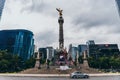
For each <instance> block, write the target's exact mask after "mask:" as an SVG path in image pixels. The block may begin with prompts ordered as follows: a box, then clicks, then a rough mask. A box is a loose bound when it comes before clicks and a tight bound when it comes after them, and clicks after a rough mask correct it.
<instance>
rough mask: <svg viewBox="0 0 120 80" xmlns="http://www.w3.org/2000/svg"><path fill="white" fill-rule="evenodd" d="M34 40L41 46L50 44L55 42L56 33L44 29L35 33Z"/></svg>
mask: <svg viewBox="0 0 120 80" xmlns="http://www.w3.org/2000/svg"><path fill="white" fill-rule="evenodd" d="M35 41H36V42H37V45H39V46H41V47H43V46H44V47H46V46H52V44H53V43H55V42H57V35H56V34H55V33H54V32H53V31H46V32H41V33H38V34H36V36H35Z"/></svg>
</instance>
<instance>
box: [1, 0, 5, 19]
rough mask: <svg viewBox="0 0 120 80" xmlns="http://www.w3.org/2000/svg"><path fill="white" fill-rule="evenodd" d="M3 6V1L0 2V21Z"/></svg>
mask: <svg viewBox="0 0 120 80" xmlns="http://www.w3.org/2000/svg"><path fill="white" fill-rule="evenodd" d="M4 4H5V0H0V19H1V16H2V10H3V8H4Z"/></svg>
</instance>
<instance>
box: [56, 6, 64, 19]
mask: <svg viewBox="0 0 120 80" xmlns="http://www.w3.org/2000/svg"><path fill="white" fill-rule="evenodd" d="M56 10H57V11H58V12H59V15H60V17H62V11H63V10H61V9H60V8H56Z"/></svg>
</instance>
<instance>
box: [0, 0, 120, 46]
mask: <svg viewBox="0 0 120 80" xmlns="http://www.w3.org/2000/svg"><path fill="white" fill-rule="evenodd" d="M56 8H61V9H63V17H64V21H65V22H64V42H65V46H66V47H68V45H69V44H70V43H72V44H73V45H74V46H77V45H78V44H85V43H86V41H87V40H95V42H96V43H113V44H114V43H117V44H120V28H119V27H120V17H119V14H118V11H117V6H116V3H115V0H6V3H5V7H4V10H3V15H2V19H1V22H0V29H1V30H2V29H27V30H30V31H32V32H33V33H34V38H35V44H36V45H37V47H46V46H53V47H54V48H56V47H58V38H59V37H58V35H59V32H58V31H59V25H58V12H57V11H56Z"/></svg>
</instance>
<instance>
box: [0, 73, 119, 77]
mask: <svg viewBox="0 0 120 80" xmlns="http://www.w3.org/2000/svg"><path fill="white" fill-rule="evenodd" d="M88 75H89V76H90V77H97V76H98V77H100V76H120V73H101V74H88ZM0 76H9V77H69V76H70V75H69V74H8V73H6V74H0Z"/></svg>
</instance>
